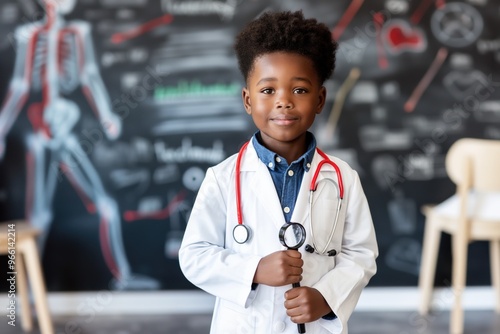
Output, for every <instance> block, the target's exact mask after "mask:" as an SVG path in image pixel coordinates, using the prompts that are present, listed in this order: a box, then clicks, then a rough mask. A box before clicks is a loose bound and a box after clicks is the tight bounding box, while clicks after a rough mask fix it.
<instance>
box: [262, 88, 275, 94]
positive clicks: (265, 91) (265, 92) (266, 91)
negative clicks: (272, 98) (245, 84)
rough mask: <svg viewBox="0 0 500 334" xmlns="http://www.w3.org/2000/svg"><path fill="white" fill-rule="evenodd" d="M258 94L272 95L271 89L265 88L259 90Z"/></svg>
mask: <svg viewBox="0 0 500 334" xmlns="http://www.w3.org/2000/svg"><path fill="white" fill-rule="evenodd" d="M260 92H261V93H264V94H272V93H273V89H272V88H265V89H263V90H261V91H260Z"/></svg>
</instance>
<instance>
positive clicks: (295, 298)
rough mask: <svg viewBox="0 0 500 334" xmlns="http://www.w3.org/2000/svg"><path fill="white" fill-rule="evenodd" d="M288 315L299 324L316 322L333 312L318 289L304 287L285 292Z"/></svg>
mask: <svg viewBox="0 0 500 334" xmlns="http://www.w3.org/2000/svg"><path fill="white" fill-rule="evenodd" d="M285 308H286V314H287V315H288V316H289V317H290V319H291V320H292V321H293V322H295V323H297V324H305V323H307V322H311V321H315V320H318V319H319V318H321V317H322V316H325V315H327V314H328V313H330V312H331V311H332V310H331V309H330V306H328V304H327V302H326V300H325V298H323V295H322V294H321V293H320V292H319V291H318V290H316V289H314V288H311V287H308V286H303V287H299V288H293V289H291V290H288V291H287V292H285Z"/></svg>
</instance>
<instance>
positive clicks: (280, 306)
mask: <svg viewBox="0 0 500 334" xmlns="http://www.w3.org/2000/svg"><path fill="white" fill-rule="evenodd" d="M235 49H236V53H237V56H238V60H239V65H240V69H241V71H242V73H243V76H244V77H245V80H246V87H245V88H243V91H242V97H243V103H244V106H245V109H246V111H247V113H248V114H249V115H251V116H252V119H253V121H254V123H255V125H256V126H257V128H258V132H257V133H256V134H255V135H254V136H253V137H252V139H251V140H250V141H249V142H248V145H245V146H244V147H243V148H242V150H241V151H240V153H239V154H235V155H233V156H231V157H229V158H227V159H226V160H225V161H223V162H222V163H220V164H219V165H217V166H215V167H212V168H210V169H208V171H207V174H206V176H205V180H204V181H203V184H202V186H201V188H200V190H199V193H198V196H197V198H196V201H195V204H194V206H193V210H192V212H191V216H190V219H189V222H188V225H187V228H186V231H185V234H184V239H183V242H182V246H181V249H180V252H179V260H180V265H181V268H182V271H183V273H184V275H185V276H186V277H187V278H188V279H189V280H190V281H191V282H192V283H193V284H195V285H196V286H198V287H200V288H201V289H203V290H205V291H207V292H209V293H211V294H213V295H215V296H216V297H217V298H216V303H215V310H214V314H213V320H212V326H211V333H215V334H224V333H228V334H238V333H253V334H269V333H297V330H298V327H297V325H296V324H304V326H305V330H306V332H307V333H310V334H322V333H347V321H348V319H349V317H350V315H351V313H352V312H353V310H354V307H355V306H356V303H357V301H358V299H359V296H360V294H361V290H362V289H363V288H364V287H365V286H366V285H367V284H368V281H369V279H370V278H371V277H372V276H373V275H374V274H375V272H376V264H375V259H376V257H377V255H378V249H377V244H376V239H375V232H374V227H373V223H372V219H371V216H370V211H369V208H368V204H367V201H366V198H365V195H364V193H363V190H362V188H361V184H360V180H359V177H358V175H357V173H356V172H355V171H354V170H352V169H351V168H350V167H349V166H348V165H347V164H346V163H345V162H343V161H342V160H340V159H338V158H335V157H332V156H330V157H327V156H326V155H324V153H320V151H319V150H317V149H316V141H315V139H314V136H313V135H312V133H310V132H308V131H307V130H308V129H309V128H310V127H311V125H312V124H313V121H314V119H315V116H316V115H317V114H319V113H320V112H321V110H322V108H323V106H324V104H325V97H326V90H325V88H324V87H323V83H324V81H325V80H326V79H327V78H328V77H329V76H330V75H331V74H332V72H333V68H334V63H335V50H336V43H335V42H333V41H332V39H331V33H330V31H329V29H328V28H327V27H326V26H325V25H323V24H320V23H318V22H317V21H316V20H315V19H304V17H303V14H302V12H294V13H291V12H282V13H266V14H263V15H262V16H261V17H259V18H258V19H256V20H254V21H252V22H251V23H250V24H249V25H248V26H247V27H246V28H245V29H244V30H243V31H241V32H240V34H239V35H238V36H237V38H236V44H235ZM322 154H323V155H324V156H323V155H322ZM330 159H331V161H330ZM322 161H329V162H327V163H324V164H323V165H322V166H321V165H320V163H321V162H322ZM332 161H333V162H332ZM330 162H332V163H330ZM334 163H335V167H336V168H338V171H336V168H335V167H334V166H333V165H334ZM317 171H318V173H319V175H318V176H317V177H314V173H316V172H317ZM311 183H313V184H314V187H317V188H316V191H314V194H313V195H309V188H310V185H311ZM310 196H312V197H310ZM341 197H342V198H343V200H342V201H341V200H340V198H341ZM309 200H311V202H309ZM340 202H341V205H340V207H339V203H340ZM290 222H296V223H299V224H301V225H302V226H304V228H305V231H306V239H305V243H304V244H303V245H302V246H301V247H300V248H299V249H298V250H296V249H289V248H287V247H285V246H283V245H282V244H281V242H280V238H279V234H280V229H281V228H282V226H284V225H285V226H286V223H290ZM299 282H300V286H298V287H293V288H292V284H294V283H299ZM295 285H296V286H297V284H295Z"/></svg>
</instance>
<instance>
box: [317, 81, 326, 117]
mask: <svg viewBox="0 0 500 334" xmlns="http://www.w3.org/2000/svg"><path fill="white" fill-rule="evenodd" d="M325 102H326V88H325V86H321V88H320V90H319V95H318V106H317V109H316V114H320V113H321V111H322V110H323V107H324V106H325Z"/></svg>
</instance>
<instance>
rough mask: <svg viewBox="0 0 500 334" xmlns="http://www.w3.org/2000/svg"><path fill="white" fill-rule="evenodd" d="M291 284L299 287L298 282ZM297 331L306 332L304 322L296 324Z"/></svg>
mask: <svg viewBox="0 0 500 334" xmlns="http://www.w3.org/2000/svg"><path fill="white" fill-rule="evenodd" d="M292 286H293V287H294V288H298V287H300V283H293V284H292ZM297 331H298V332H299V333H300V334H302V333H305V332H306V325H305V324H297Z"/></svg>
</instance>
